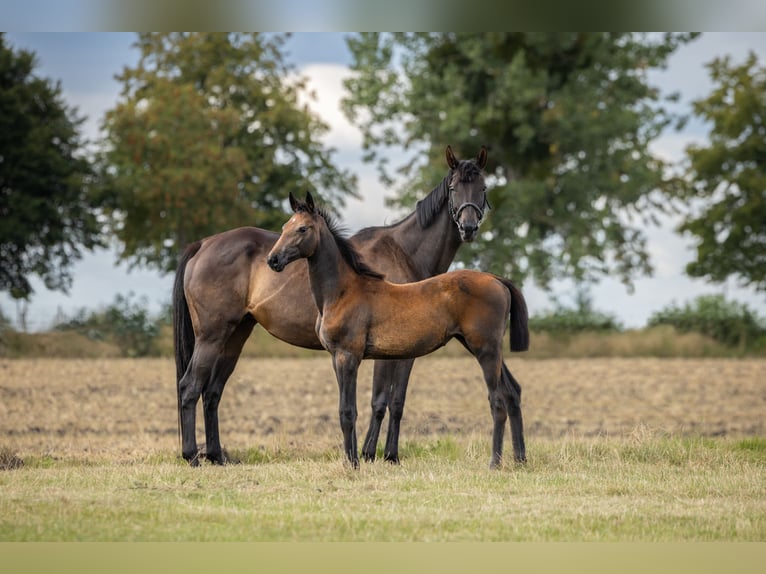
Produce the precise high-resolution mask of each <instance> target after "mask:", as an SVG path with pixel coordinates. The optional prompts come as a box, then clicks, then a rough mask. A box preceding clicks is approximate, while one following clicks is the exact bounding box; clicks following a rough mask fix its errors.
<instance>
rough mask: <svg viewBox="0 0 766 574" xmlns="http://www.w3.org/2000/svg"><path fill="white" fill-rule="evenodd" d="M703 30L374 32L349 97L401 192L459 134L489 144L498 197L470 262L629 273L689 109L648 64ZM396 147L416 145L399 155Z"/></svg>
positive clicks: (407, 200)
mask: <svg viewBox="0 0 766 574" xmlns="http://www.w3.org/2000/svg"><path fill="white" fill-rule="evenodd" d="M691 38H692V35H688V34H666V35H653V36H645V35H634V34H622V33H618V34H606V33H579V34H578V33H571V34H563V33H480V34H471V33H422V34H420V33H412V34H410V33H408V34H361V35H358V36H354V37H351V38H350V39H349V42H348V43H349V47H350V49H351V52H352V55H353V64H352V67H353V70H354V72H355V74H354V76H353V77H352V78H350V79H349V80H347V82H346V87H347V89H348V91H349V95H348V97H347V98H346V100H345V102H344V109H345V111H346V113H347V115H348V117H349V118H350V119H351V120H352V121H354V122H356V123H357V125H359V126H360V128H361V129H362V131H363V134H364V146H365V149H366V150H367V159H368V160H370V161H375V162H377V163H378V166H379V168H380V173H381V176H382V178H383V180H384V181H386V182H388V183H391V182H392V181H398V182H399V183H400V185H399V187H398V193H397V196H396V198H395V200H394V203H395V204H400V205H408V204H411V203H412V202H413V201H414V200H415V199H417V198H418V197H420V196H422V194H424V193H427V192H428V191H429V190H430V189H431V187H433V185H434V182H436V181H438V180H439V178H440V177H441V176H442V175H443V174H444V160H443V150H444V147H445V145H446V144H451V145H452V147H453V148H456V149H457V150H459V152H460V155H462V156H469V155H472V154H473V153H474V152H475V150H476V149H478V147H479V145H481V144H485V145H487V146H488V147H489V150H490V152H489V158H490V163H489V164H488V166H487V170H488V172H489V173H490V175H491V176H492V177H491V179H490V181H491V187H492V190H491V194H490V201H491V203H492V205H493V206H494V208H495V209H494V211H493V213H492V215H491V217H489V219H488V221H487V224H485V225H486V227H484V228H483V230H484V231H485V232H484V234H483V240H482V241H478V242H474V244H473V245H472V246H471V248H469V249H463V250H462V251H461V254H462V257H463V258H464V260H465V261H466V262H468V263H471V264H474V265H478V266H480V267H482V268H483V269H486V270H493V271H495V272H499V273H503V274H510V275H512V276H513V277H515V278H516V279H522V278H523V277H524V276H528V275H532V276H534V277H535V279H536V280H537V281H538V282H539V283H540V284H542V285H548V284H549V283H550V281H551V280H552V279H554V278H560V277H571V278H574V279H575V280H578V281H584V280H588V279H595V278H597V277H599V276H601V275H603V274H614V275H616V276H618V277H619V278H621V279H622V280H623V281H624V282H625V283H626V284H627V285H628V286H630V285H631V283H632V280H633V278H635V277H636V276H638V275H641V274H645V273H650V272H651V264H650V261H649V258H648V254H647V251H646V237H645V234H644V229H645V226H646V224H647V223H649V222H650V221H651V220H652V217H653V216H652V213H653V212H654V210H655V209H661V208H662V207H663V203H664V202H663V196H662V195H661V194H660V193H653V192H654V191H655V190H662V189H664V188H670V187H672V186H674V185H675V183H674V181H673V180H672V179H671V178H669V177H666V176H665V175H664V174H665V171H666V170H665V169H664V168H665V166H664V164H663V162H662V161H660V160H659V159H657V158H656V157H653V155H652V154H651V153H650V151H649V144H650V143H651V142H652V140H654V139H655V138H656V137H657V136H658V134H660V132H661V131H662V130H663V129H665V128H666V127H667V126H669V125H670V124H672V123H673V122H674V121H676V120H677V119H679V118H676V117H674V116H673V115H672V114H671V113H670V112H669V111H668V110H667V109H666V108H665V107H663V102H664V100H663V98H666V99H672V97H673V96H672V95H669V96H667V97H665V96H663V95H661V94H660V93H659V92H658V90H657V89H656V88H655V87H653V86H652V85H650V83H649V79H648V74H649V72H650V71H651V70H653V69H656V68H662V67H663V66H664V65H665V64H666V61H667V58H668V56H669V55H670V54H671V53H672V52H673V51H674V50H675V49H676V48H677V47H678V46H679V45H680V44H681V43H682V42H686V41H688V40H689V39H691ZM390 147H393V148H394V149H396V148H402V149H403V153H400V155H399V157H402V158H404V161H403V162H396V164H395V165H394V166H393V167H392V166H391V165H390V163H389V155H390V154H389V153H386V152H388V151H390V150H388V148H390ZM396 170H398V172H397V171H396ZM394 176H396V178H395V177H394ZM397 178H398V179H397ZM404 180H406V183H404V184H403V185H402V184H401V182H402V181H404Z"/></svg>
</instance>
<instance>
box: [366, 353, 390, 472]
mask: <svg viewBox="0 0 766 574" xmlns="http://www.w3.org/2000/svg"><path fill="white" fill-rule="evenodd" d="M386 363H387V361H384V360H379V361H375V365H374V366H373V372H372V400H371V401H370V406H371V407H372V413H371V414H370V426H369V428H368V429H367V436H366V437H365V438H364V444H363V445H362V456H363V457H364V460H366V461H367V462H372V461H374V460H375V455H376V454H377V449H378V437H379V436H380V427H381V426H382V424H383V418H384V417H385V416H386V408H387V406H388V395H389V392H390V391H389V388H390V381H389V377H388V376H387V375H386V371H387V368H386V366H385V365H386Z"/></svg>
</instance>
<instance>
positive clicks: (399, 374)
mask: <svg viewBox="0 0 766 574" xmlns="http://www.w3.org/2000/svg"><path fill="white" fill-rule="evenodd" d="M413 363H414V361H412V360H406V361H391V360H378V361H375V366H374V367H373V374H372V401H371V406H372V414H371V416H370V427H369V429H368V430H367V436H366V437H365V439H364V445H363V446H362V455H363V456H364V459H365V460H366V461H368V462H372V461H373V460H375V455H376V452H377V448H378V438H379V436H380V429H381V427H382V426H383V419H384V418H385V416H386V409H387V408H388V410H389V413H390V418H389V421H388V436H387V438H386V448H385V459H386V460H387V461H389V462H393V463H398V462H399V424H400V422H401V420H402V413H403V412H404V399H405V396H406V394H407V383H408V381H409V377H410V371H412V365H413Z"/></svg>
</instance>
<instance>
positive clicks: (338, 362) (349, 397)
mask: <svg viewBox="0 0 766 574" xmlns="http://www.w3.org/2000/svg"><path fill="white" fill-rule="evenodd" d="M332 366H333V368H334V369H335V377H336V378H337V379H338V397H339V400H338V414H339V417H340V428H341V430H342V431H343V450H344V452H345V453H346V457H348V460H349V462H350V463H351V466H353V467H354V468H359V453H358V452H357V446H356V415H357V412H356V376H357V372H358V370H359V359H358V358H357V357H355V356H354V355H353V354H351V353H349V352H346V351H335V352H334V353H333V355H332Z"/></svg>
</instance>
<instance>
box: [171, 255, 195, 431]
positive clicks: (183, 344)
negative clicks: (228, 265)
mask: <svg viewBox="0 0 766 574" xmlns="http://www.w3.org/2000/svg"><path fill="white" fill-rule="evenodd" d="M200 247H202V242H201V241H197V242H195V243H192V244H191V245H189V246H188V247H187V248H186V250H185V251H184V253H183V255H182V256H181V261H180V262H179V263H178V269H177V270H176V278H175V281H174V282H173V347H174V349H175V356H176V395H177V396H178V440H179V442H180V441H181V440H182V437H181V431H182V429H181V377H183V376H184V373H185V372H186V368H187V367H188V366H189V361H191V356H192V353H193V352H194V328H193V327H192V322H191V315H190V314H189V304H188V303H187V302H186V295H185V294H184V274H185V272H186V264H187V263H188V262H189V259H191V258H192V257H194V256H195V255H196V253H197V251H199V248H200Z"/></svg>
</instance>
